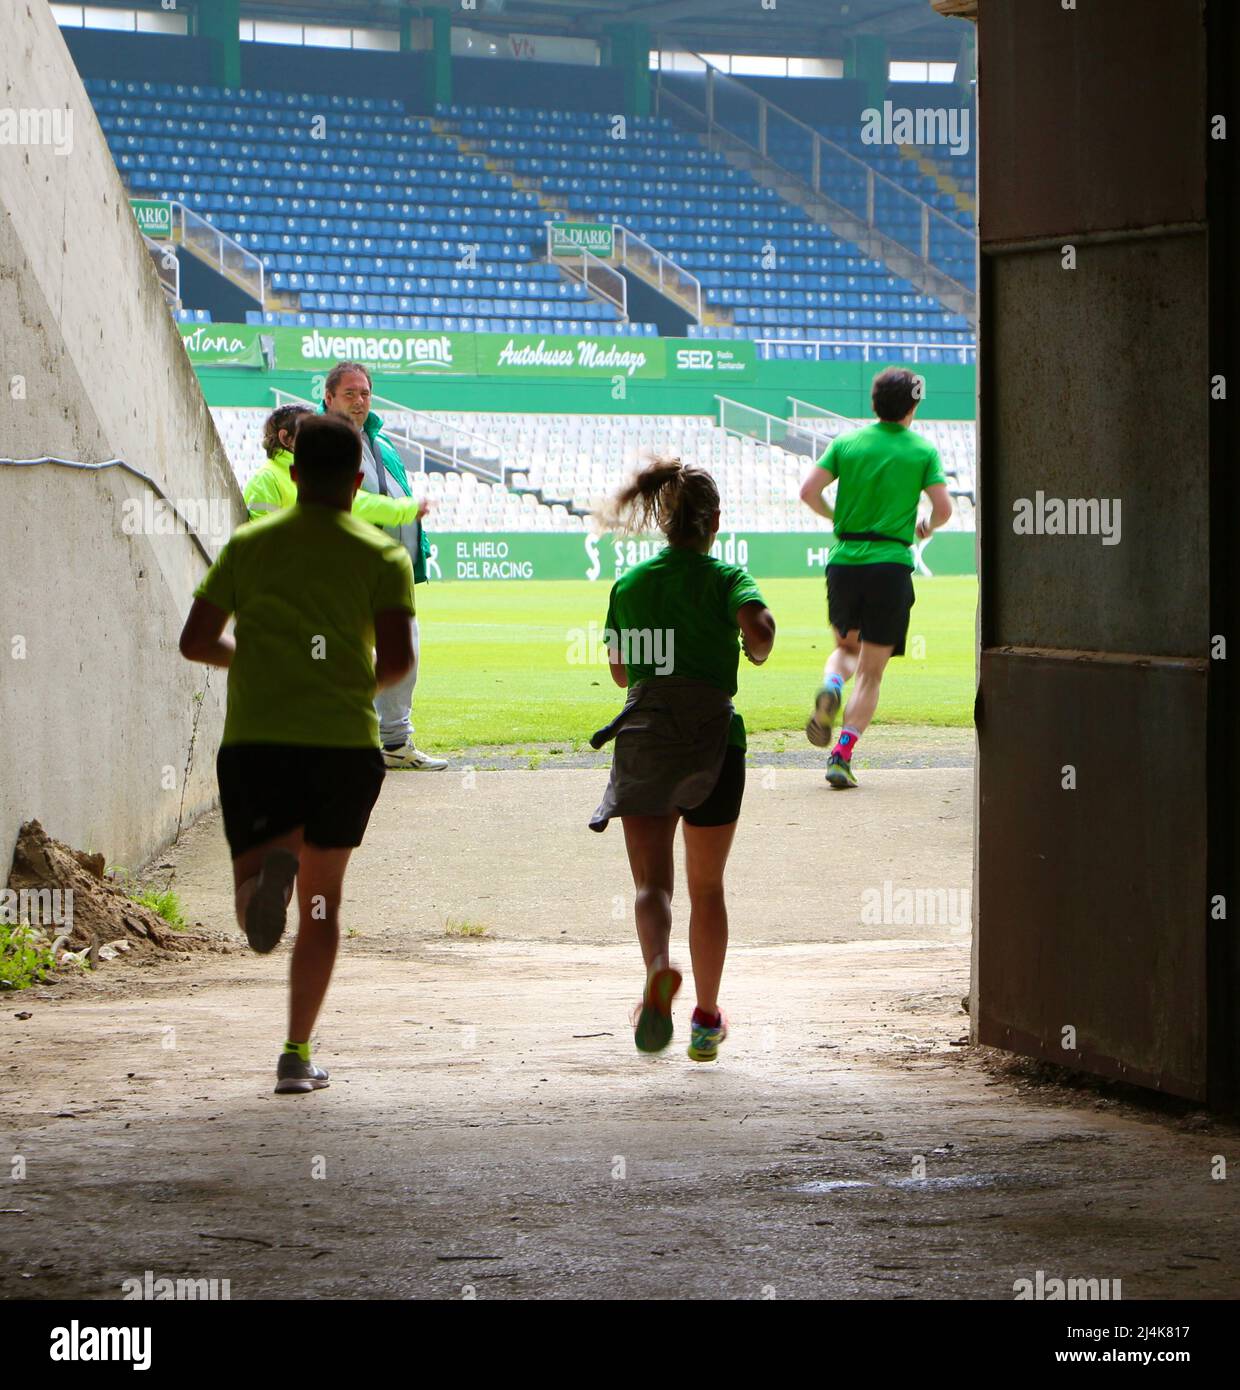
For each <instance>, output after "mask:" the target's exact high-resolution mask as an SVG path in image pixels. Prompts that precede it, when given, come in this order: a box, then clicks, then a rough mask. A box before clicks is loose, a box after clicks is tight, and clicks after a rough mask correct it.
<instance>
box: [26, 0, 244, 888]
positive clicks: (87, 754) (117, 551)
mask: <svg viewBox="0 0 1240 1390" xmlns="http://www.w3.org/2000/svg"><path fill="white" fill-rule="evenodd" d="M0 32H3V33H4V34H5V36H6V37H5V45H4V47H3V51H2V52H0V79H2V81H0V458H3V459H6V460H12V459H29V458H40V457H45V456H52V457H58V458H62V459H70V460H80V461H84V462H87V463H101V462H104V461H106V460H109V459H115V458H120V459H123V460H124V461H125V462H126V463H127V464H129V465H130V466H131V467H132V468H133V469H135V470H137V471H138V472H140V473H142V474H145V475H147V477H148V478H149V479H150V482H149V483H147V482H144V481H142V480H141V479H140V478H138V477H136V476H134V475H133V474H132V473H130V472H127V471H125V470H123V469H121V468H109V469H106V470H103V471H99V472H92V471H84V470H75V469H69V468H63V467H57V466H52V465H43V466H37V467H14V466H11V465H9V464H8V463H4V464H0V862H2V866H3V867H4V868H7V864H8V859H9V854H10V852H11V849H12V845H13V842H14V840H15V837H16V832H17V827H18V825H19V823H20V822H21V821H22V820H25V819H27V818H29V817H32V816H37V817H38V818H39V819H40V820H41V821H42V822H43V824H44V826H45V827H46V828H47V830H48V831H49V833H51V834H52V835H54V836H56V837H57V838H59V839H61V840H65V841H68V842H69V843H71V844H73V845H75V846H77V847H79V848H83V849H89V850H98V851H102V852H103V853H104V854H105V855H106V856H107V858H108V860H109V862H113V863H121V864H135V863H137V862H139V861H140V860H142V859H143V858H145V857H146V856H147V855H149V854H150V853H152V852H153V851H154V850H155V849H157V848H158V847H159V845H160V844H161V843H163V842H165V841H166V840H167V839H168V838H170V837H171V835H172V834H173V832H174V830H175V828H176V826H177V823H178V819H179V818H183V819H186V820H188V819H189V818H191V817H192V816H193V815H195V814H196V813H197V812H199V811H200V810H202V809H203V808H205V807H206V806H207V805H208V804H209V803H210V801H211V799H212V796H213V791H214V778H213V769H212V760H213V755H214V751H215V746H216V744H217V742H218V738H219V732H220V727H221V723H222V714H223V698H222V697H223V689H224V677H223V673H222V672H214V673H212V675H211V678H210V682H209V683H208V682H207V681H206V679H205V678H206V674H207V673H206V668H205V667H191V666H189V665H188V663H186V662H184V661H182V660H181V658H180V657H179V655H178V653H177V648H176V642H177V635H178V632H179V628H180V624H181V622H182V620H183V618H184V615H185V613H186V611H187V610H188V608H189V605H190V601H191V595H192V591H193V589H194V586H195V585H196V584H197V583H198V581H199V579H200V578H201V576H202V574H203V573H204V572H205V569H206V565H207V556H208V554H209V555H214V554H215V553H217V552H218V550H219V547H220V545H221V544H222V543H223V541H224V540H225V539H226V538H227V535H228V534H229V532H230V531H231V529H232V527H233V526H234V525H235V524H236V523H237V522H239V521H240V520H242V519H243V517H244V508H243V506H242V502H241V498H240V494H239V491H238V488H237V485H236V481H235V479H234V478H233V475H232V472H231V469H230V468H229V465H228V460H227V458H226V456H225V454H224V450H223V447H222V446H221V444H220V441H219V439H218V437H217V435H216V432H215V428H214V426H213V424H212V422H211V418H210V415H209V413H208V411H207V407H206V403H205V401H204V400H203V396H202V392H201V391H200V389H199V387H198V383H197V380H196V379H195V377H194V373H193V371H192V369H191V367H190V364H189V360H188V358H187V357H186V355H185V353H184V351H183V350H182V348H181V343H180V335H179V334H178V332H177V329H176V325H175V324H174V323H173V321H172V318H171V315H170V314H169V312H168V308H167V306H166V303H165V300H164V296H163V293H162V291H161V289H160V287H159V283H158V280H157V278H156V274H155V270H154V267H153V266H152V264H151V261H150V257H149V256H148V254H147V251H146V248H145V246H144V245H143V242H142V239H141V237H140V235H139V233H138V230H137V227H136V225H135V223H134V219H133V216H132V213H131V212H130V208H129V203H128V197H127V194H126V191H125V188H124V185H123V184H122V182H121V179H120V176H119V174H118V173H117V170H116V167H115V165H114V163H113V161H112V157H111V155H110V154H109V152H108V148H107V145H106V143H105V141H104V138H103V134H102V132H101V130H100V128H99V125H98V122H97V121H96V119H95V116H94V112H93V111H92V109H91V105H90V101H89V98H88V97H87V95H86V92H85V90H84V89H83V86H82V83H81V80H80V78H79V77H78V74H77V71H76V69H75V67H74V65H73V61H72V59H71V58H70V56H69V52H68V49H67V48H66V47H65V44H64V41H63V39H62V38H61V35H60V31H59V29H58V28H57V26H56V23H55V21H54V20H53V19H52V16H51V13H50V10H49V9H48V7H47V6H46V5H43V4H35V5H30V4H28V3H25V0H0ZM169 504H172V505H169ZM173 506H175V508H176V511H174V510H173ZM178 514H179V515H180V516H181V517H184V518H185V519H186V520H187V521H189V522H192V523H193V525H194V528H195V529H196V530H198V531H200V532H201V533H202V536H201V543H200V542H199V540H197V539H196V538H195V536H194V535H193V534H191V533H190V531H189V530H187V528H186V527H185V526H184V525H183V524H182V522H181V521H180V520H178ZM204 690H205V694H203V692H204ZM2 878H3V873H0V879H2Z"/></svg>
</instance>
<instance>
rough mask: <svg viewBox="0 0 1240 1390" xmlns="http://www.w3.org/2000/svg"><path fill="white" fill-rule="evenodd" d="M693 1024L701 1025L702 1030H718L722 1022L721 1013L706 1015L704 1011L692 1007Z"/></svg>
mask: <svg viewBox="0 0 1240 1390" xmlns="http://www.w3.org/2000/svg"><path fill="white" fill-rule="evenodd" d="M693 1022H694V1023H698V1024H701V1026H702V1027H703V1028H718V1027H719V1025H720V1024H721V1023H722V1022H723V1015H722V1014H721V1013H718V1012H716V1013H713V1014H708V1013H707V1012H706V1010H705V1009H702V1008H698V1007H696V1006H695V1007H694V1010H693Z"/></svg>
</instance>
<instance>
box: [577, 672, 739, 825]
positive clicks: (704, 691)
mask: <svg viewBox="0 0 1240 1390" xmlns="http://www.w3.org/2000/svg"><path fill="white" fill-rule="evenodd" d="M733 713H734V710H733V707H732V697H731V696H730V695H728V694H726V693H725V692H724V691H722V690H720V689H719V688H718V686H714V685H708V684H707V683H706V682H705V681H695V680H687V679H685V678H683V677H681V676H652V677H650V679H649V680H644V681H638V683H637V684H636V685H635V686H634V687H633V688H632V690H630V691H629V697H628V699H627V700H626V702H625V705H624V708H623V709H622V710H621V711H620V713H619V714H618V715H616V717H615V718H614V719H613V720H612V721H611V723H610V724H607V725H605V726H604V727H603V728H601V729H599V730H598V732H597V733H595V734H593V735H592V736H591V738H590V747H591V748H601V747H602V746H603V745H604V744H605V743H609V742H610V741H611V740H612V739H615V741H616V748H615V754H614V756H613V758H612V763H611V778H610V780H609V781H608V783H607V790H606V792H604V794H603V799H602V801H601V802H600V803H599V808H598V810H597V811H595V813H594V815H593V816H592V817H591V818H590V829H591V830H600V831H601V830H606V829H607V822H608V821H609V820H611V819H612V817H613V816H667V815H671V814H672V813H673V812H675V811H680V810H686V811H691V810H693V808H694V807H695V806H700V805H701V804H702V802H703V801H705V800H706V798H707V797H708V796H709V795H710V794H711V792H712V791H713V790H714V787H715V783H716V782H718V780H719V774H720V772H721V771H722V769H723V759H724V754H725V753H726V752H727V750H728V734H729V733H730V732H731V728H732V715H733Z"/></svg>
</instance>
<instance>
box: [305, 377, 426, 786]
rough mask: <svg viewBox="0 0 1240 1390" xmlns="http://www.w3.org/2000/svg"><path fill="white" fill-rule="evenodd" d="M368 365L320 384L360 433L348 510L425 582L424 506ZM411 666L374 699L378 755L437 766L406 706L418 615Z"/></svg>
mask: <svg viewBox="0 0 1240 1390" xmlns="http://www.w3.org/2000/svg"><path fill="white" fill-rule="evenodd" d="M370 399H371V380H370V371H369V369H368V368H366V367H364V366H363V365H362V364H361V363H360V362H338V363H337V364H336V365H335V366H334V367H333V368H332V369H331V371H330V372H329V373H328V374H327V381H326V382H325V383H324V387H323V405H322V407H321V408H322V410H323V412H324V413H325V414H328V415H336V416H339V417H340V418H341V419H343V420H348V421H349V422H350V424H352V425H353V426H354V428H355V429H357V430H358V432H359V433H360V434H361V436H362V486H361V488H360V489H359V491H358V493H357V496H356V498H355V499H354V503H353V515H354V516H356V517H358V518H359V519H360V520H362V521H369V522H371V523H373V524H374V525H375V526H379V527H382V529H383V530H384V531H386V532H387V534H388V535H389V536H392V537H393V538H394V539H395V540H398V541H399V542H400V543H401V544H402V545H403V546H404V547H405V549H406V550H407V551H408V552H409V558H410V559H411V560H412V561H413V580H414V583H415V584H423V583H425V582H426V577H427V575H426V561H427V557H428V556H429V555H430V552H431V545H430V541H429V539H428V538H427V535H426V532H425V531H424V530H423V528H422V521H421V518H422V517H424V516H425V515H426V513H427V511H428V509H429V506H428V503H427V502H426V501H425V500H416V499H414V498H413V496H412V489H411V488H410V485H409V476H408V474H407V473H406V472H405V466H404V464H403V463H402V462H401V460H400V455H399V454H398V453H397V452H396V449H395V448H394V447H393V445H392V442H391V441H390V440H389V439H387V438H386V436H385V435H384V433H383V420H382V419H381V418H380V417H379V416H378V415H377V414H376V413H375V412H374V411H373V410H372V409H371V408H370ZM411 621H412V624H413V651H414V663H413V670H412V671H411V672H410V673H409V675H408V676H407V677H406V678H405V680H403V681H401V682H399V683H398V684H396V685H394V686H391V687H389V688H388V689H387V690H384V691H381V692H380V693H379V696H378V697H377V698H376V700H375V709H376V710H377V711H378V714H379V738H380V741H381V742H382V744H383V761H384V763H385V764H386V765H387V766H388V767H390V768H393V769H395V770H398V771H401V770H410V771H418V772H439V771H442V770H443V769H444V768H445V767H447V766H448V764H447V761H446V760H445V759H443V758H434V757H432V756H431V755H430V754H429V753H424V752H422V751H421V750H420V749H419V748H418V747H417V745H416V744H415V743H414V741H413V723H412V719H411V715H410V712H411V708H412V705H413V691H414V687H415V686H416V685H417V680H418V657H419V654H420V653H419V634H418V620H417V618H416V617H415V618H413V619H412V620H411Z"/></svg>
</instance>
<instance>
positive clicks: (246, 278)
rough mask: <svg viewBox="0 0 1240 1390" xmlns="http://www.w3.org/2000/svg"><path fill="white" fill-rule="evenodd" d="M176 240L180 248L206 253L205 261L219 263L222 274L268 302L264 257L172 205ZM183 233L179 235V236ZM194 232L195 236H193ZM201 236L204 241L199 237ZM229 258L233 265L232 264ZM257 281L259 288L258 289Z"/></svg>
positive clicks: (182, 206) (182, 207) (180, 206)
mask: <svg viewBox="0 0 1240 1390" xmlns="http://www.w3.org/2000/svg"><path fill="white" fill-rule="evenodd" d="M171 206H172V240H173V241H176V242H179V243H180V245H182V246H186V247H191V248H196V249H197V250H199V251H201V252H205V257H204V259H206V260H208V261H211V262H213V263H214V264H215V266H216V268H217V269H218V270H219V272H220V274H221V275H224V276H225V277H226V278H227V279H230V280H232V281H233V282H234V283H238V282H240V283H241V285H242V286H243V287H244V288H245V289H246V291H247V293H248V294H250V295H251V296H252V297H253V298H254V299H257V300H258V302H259V304H260V305H261V306H265V305H266V303H267V298H266V290H267V266H266V263H265V262H264V261H263V259H262V257H261V256H256V255H255V254H254V252H253V251H249V250H247V249H246V248H245V247H244V246H242V245H241V243H240V242H239V241H237V240H236V239H235V238H233V237H230V236H229V235H228V234H227V233H226V232H221V231H220V229H219V228H218V227H217V226H215V224H214V223H212V222H208V221H207V219H206V218H205V217H203V216H201V214H199V213H196V212H195V211H194V210H193V208H189V207H186V206H185V204H184V203H181V202H177V201H173V202H172V204H171ZM178 232H179V235H178ZM191 232H192V233H194V235H191ZM199 237H201V238H202V240H199V239H198V238H199ZM229 257H231V258H232V261H233V264H231V265H230V264H229V259H228V258H229ZM255 282H257V288H254V285H255Z"/></svg>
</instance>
